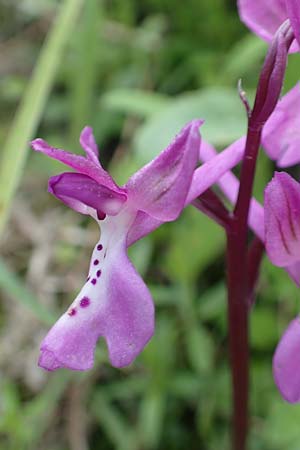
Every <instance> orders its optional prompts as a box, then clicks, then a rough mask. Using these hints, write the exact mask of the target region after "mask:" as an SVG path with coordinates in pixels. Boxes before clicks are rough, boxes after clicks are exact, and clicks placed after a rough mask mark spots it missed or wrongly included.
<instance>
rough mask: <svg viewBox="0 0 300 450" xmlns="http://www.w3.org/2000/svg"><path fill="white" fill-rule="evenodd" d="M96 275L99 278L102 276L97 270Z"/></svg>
mask: <svg viewBox="0 0 300 450" xmlns="http://www.w3.org/2000/svg"><path fill="white" fill-rule="evenodd" d="M96 275H97V277H98V278H99V277H100V276H101V270H97V273H96Z"/></svg>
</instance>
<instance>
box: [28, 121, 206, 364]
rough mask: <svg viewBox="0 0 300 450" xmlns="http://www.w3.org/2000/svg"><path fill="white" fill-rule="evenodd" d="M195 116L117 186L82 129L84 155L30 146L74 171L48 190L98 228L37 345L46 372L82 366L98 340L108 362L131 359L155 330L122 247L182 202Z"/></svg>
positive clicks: (194, 143)
mask: <svg viewBox="0 0 300 450" xmlns="http://www.w3.org/2000/svg"><path fill="white" fill-rule="evenodd" d="M201 123H202V122H201V121H199V120H198V121H197V120H195V121H193V122H191V123H190V124H189V125H188V126H186V127H185V128H184V129H183V130H182V131H181V133H180V134H179V135H178V136H177V137H176V139H175V140H174V141H173V142H172V143H171V144H170V145H169V147H167V148H166V149H165V150H164V151H163V152H162V153H161V154H160V155H159V156H158V157H157V158H156V159H154V160H153V161H152V162H150V163H149V164H147V165H146V166H144V167H143V168H142V169H141V170H140V171H138V172H136V173H135V174H134V175H133V176H132V177H131V178H130V179H129V180H128V182H127V183H126V185H125V186H123V187H119V186H117V185H116V183H115V182H114V181H113V179H112V178H111V176H110V175H109V174H108V173H107V172H106V171H105V170H104V169H103V168H102V166H101V164H100V163H99V160H98V148H97V145H96V142H95V139H94V137H93V134H92V130H91V128H89V127H86V128H84V130H83V131H82V133H81V136H80V143H81V146H82V147H83V149H84V150H85V152H86V158H84V157H83V156H79V155H73V154H71V153H68V152H65V151H64V150H60V149H56V148H53V147H51V146H50V145H48V144H47V143H46V142H45V141H43V140H42V139H36V140H34V141H33V142H32V148H33V149H34V150H36V151H39V152H42V153H44V154H46V155H48V156H50V157H52V158H54V159H57V160H59V161H61V162H63V163H64V164H67V165H68V166H70V167H72V168H73V169H75V171H76V172H65V173H62V174H60V175H58V176H54V177H52V178H50V180H49V191H50V192H51V193H52V194H53V195H55V196H56V197H57V198H59V199H60V200H61V201H63V202H64V203H65V204H66V205H68V206H70V207H71V208H73V209H74V210H75V211H78V212H80V213H82V214H88V215H90V216H92V217H93V218H94V219H95V220H96V221H97V222H98V224H99V226H100V228H101V237H100V240H99V242H97V244H96V246H95V248H94V250H93V253H92V258H91V262H90V267H89V273H88V277H87V281H86V283H85V284H84V286H83V288H82V289H81V291H80V292H79V294H78V295H77V297H76V298H75V300H74V302H73V303H72V305H71V306H70V307H69V308H68V310H67V311H66V312H65V313H64V314H63V315H62V317H61V318H60V319H59V320H58V322H56V324H55V325H54V326H53V327H52V329H51V330H50V332H49V333H48V335H47V336H46V338H45V339H44V341H43V343H42V345H41V355H40V359H39V365H40V366H42V367H43V368H45V369H48V370H55V369H58V368H60V367H67V368H70V369H73V370H87V369H90V368H91V367H92V365H93V360H94V350H95V345H96V342H97V340H98V338H99V337H100V336H103V337H105V339H106V342H107V346H108V351H109V357H110V361H111V363H112V365H113V366H115V367H122V366H125V365H128V364H130V363H131V362H132V361H133V359H134V358H135V357H136V356H137V354H138V353H139V352H140V351H141V350H142V349H143V347H144V346H145V345H146V343H147V342H148V341H149V339H150V338H151V336H152V334H153V330H154V307H153V303H152V299H151V295H150V292H149V290H148V288H147V287H146V285H145V284H144V282H143V280H142V279H141V277H140V276H139V275H138V273H137V272H136V270H135V268H134V267H133V265H132V264H131V262H130V261H129V259H128V257H127V253H126V249H127V247H128V245H130V244H132V243H133V242H134V241H136V240H138V239H140V238H141V237H142V236H145V235H146V234H148V233H149V232H150V231H151V230H152V229H154V228H156V227H157V226H158V225H159V224H160V223H162V222H166V221H171V220H174V219H176V218H177V217H178V215H179V214H180V212H181V210H182V208H183V207H184V205H185V200H186V197H187V194H188V191H189V188H190V184H191V180H192V177H193V174H194V170H195V167H196V164H197V161H198V152H199V146H200V142H201V141H200V135H199V132H198V128H199V126H200V125H201Z"/></svg>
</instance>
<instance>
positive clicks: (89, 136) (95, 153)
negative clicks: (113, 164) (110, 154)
mask: <svg viewBox="0 0 300 450" xmlns="http://www.w3.org/2000/svg"><path fill="white" fill-rule="evenodd" d="M79 142H80V145H81V147H82V148H83V149H84V151H85V153H86V156H87V158H88V159H90V160H91V161H93V162H94V163H95V164H98V165H100V163H99V150H98V146H97V144H96V141H95V138H94V135H93V130H92V128H91V127H84V129H83V130H82V132H81V135H80V139H79Z"/></svg>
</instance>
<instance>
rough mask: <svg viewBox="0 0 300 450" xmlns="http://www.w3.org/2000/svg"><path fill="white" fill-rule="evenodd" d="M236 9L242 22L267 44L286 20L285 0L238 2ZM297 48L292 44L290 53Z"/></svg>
mask: <svg viewBox="0 0 300 450" xmlns="http://www.w3.org/2000/svg"><path fill="white" fill-rule="evenodd" d="M238 9H239V15H240V18H241V20H242V22H244V24H245V25H246V26H247V27H248V28H250V30H251V31H253V32H254V33H255V34H257V35H258V36H260V37H261V38H262V39H264V40H265V41H267V42H270V41H271V40H272V38H273V36H274V34H275V32H276V31H277V29H278V28H279V27H280V25H281V24H282V23H283V22H284V21H285V20H286V19H288V11H287V8H286V4H285V0H272V1H270V0H255V1H254V0H238ZM298 48H299V47H298V45H297V44H296V43H295V44H294V43H293V44H292V47H291V49H290V52H295V51H297V50H298Z"/></svg>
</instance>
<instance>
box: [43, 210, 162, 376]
mask: <svg viewBox="0 0 300 450" xmlns="http://www.w3.org/2000/svg"><path fill="white" fill-rule="evenodd" d="M109 220H110V221H111V222H110V223H111V224H112V226H111V227H108V228H109V229H110V231H111V233H107V232H106V231H105V227H103V228H104V230H102V231H103V232H102V235H101V240H100V241H99V242H98V244H97V245H96V247H95V249H94V252H93V255H92V260H91V265H90V271H89V278H88V281H87V282H86V284H85V285H84V287H83V288H82V290H81V292H80V293H79V295H78V296H77V298H76V299H75V301H74V302H73V304H72V305H71V307H70V308H69V310H68V311H67V312H66V313H65V314H64V315H63V316H62V317H61V318H60V319H59V320H58V322H56V324H55V325H54V326H53V328H52V329H51V330H50V332H49V333H48V335H47V336H46V338H45V339H44V341H43V343H42V346H41V356H40V360H39V365H40V366H41V367H44V368H45V369H47V370H56V369H58V368H61V367H66V368H69V369H73V370H87V369H90V368H91V367H92V366H93V361H94V351H95V346H96V342H97V340H98V338H99V337H100V336H103V337H104V338H105V339H106V342H107V346H108V351H109V358H110V361H111V363H112V365H113V366H115V367H123V366H126V365H128V364H130V363H131V362H132V361H133V360H134V358H135V357H136V356H137V355H138V354H139V353H140V352H141V351H142V349H143V348H144V346H145V345H146V344H147V342H148V341H149V339H150V338H151V336H152V334H153V331H154V307H153V303H152V299H151V295H150V292H149V290H148V288H147V286H146V285H145V283H144V282H143V280H142V279H141V277H140V276H139V274H138V273H137V272H136V270H135V268H134V267H133V265H132V264H131V262H130V261H129V259H128V257H127V255H126V248H125V247H126V246H125V242H126V241H125V239H126V234H125V235H123V231H124V230H123V229H122V226H121V227H120V223H119V221H117V220H116V219H114V218H109ZM106 222H107V223H109V221H107V219H105V221H104V222H103V223H104V225H105V223H106ZM121 222H122V220H121ZM116 230H117V231H116Z"/></svg>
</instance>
